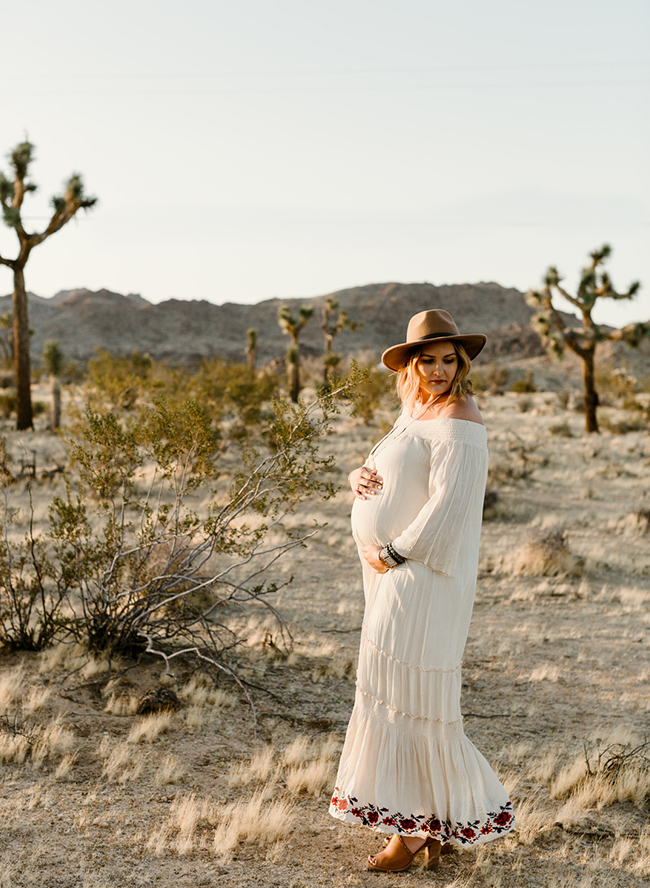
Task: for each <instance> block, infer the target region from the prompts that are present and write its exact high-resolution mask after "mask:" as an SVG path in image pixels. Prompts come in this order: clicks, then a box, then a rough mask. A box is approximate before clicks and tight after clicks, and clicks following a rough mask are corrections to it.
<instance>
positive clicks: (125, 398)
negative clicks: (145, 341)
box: [88, 348, 155, 410]
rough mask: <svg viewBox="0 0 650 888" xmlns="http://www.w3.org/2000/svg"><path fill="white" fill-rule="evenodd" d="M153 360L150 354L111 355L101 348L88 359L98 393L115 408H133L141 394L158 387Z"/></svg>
mask: <svg viewBox="0 0 650 888" xmlns="http://www.w3.org/2000/svg"><path fill="white" fill-rule="evenodd" d="M152 368H153V361H152V359H151V358H150V357H149V355H142V354H140V352H138V351H134V352H133V353H132V354H131V355H129V356H126V355H111V354H109V353H108V352H107V351H105V350H104V349H102V348H99V349H97V356H96V357H95V358H91V359H90V361H88V377H89V380H90V383H91V386H92V387H93V388H94V389H95V392H96V393H97V395H98V396H101V398H102V400H104V401H105V402H107V403H108V405H109V406H110V407H112V408H113V409H116V408H118V407H119V408H122V409H123V410H130V409H132V408H133V407H134V406H135V404H136V401H137V400H138V396H139V395H140V394H141V393H142V391H145V390H147V389H151V388H152V387H154V388H155V381H154V379H153V377H152Z"/></svg>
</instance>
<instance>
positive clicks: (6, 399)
mask: <svg viewBox="0 0 650 888" xmlns="http://www.w3.org/2000/svg"><path fill="white" fill-rule="evenodd" d="M15 411H16V391H15V389H14V390H13V391H8V392H0V416H2V418H3V419H9V417H10V416H11V414H12V413H15Z"/></svg>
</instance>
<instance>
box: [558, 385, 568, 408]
mask: <svg viewBox="0 0 650 888" xmlns="http://www.w3.org/2000/svg"><path fill="white" fill-rule="evenodd" d="M555 400H556V401H557V405H558V407H559V408H560V410H567V409H568V407H569V404H570V402H571V392H570V391H569V389H565V388H563V389H560V390H559V391H558V392H555Z"/></svg>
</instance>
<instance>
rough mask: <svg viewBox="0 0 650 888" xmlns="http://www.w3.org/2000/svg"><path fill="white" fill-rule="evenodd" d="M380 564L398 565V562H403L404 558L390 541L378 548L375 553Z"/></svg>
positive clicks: (387, 565)
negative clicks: (377, 551)
mask: <svg viewBox="0 0 650 888" xmlns="http://www.w3.org/2000/svg"><path fill="white" fill-rule="evenodd" d="M377 557H378V558H379V560H380V561H381V562H382V564H385V565H386V567H391V568H392V567H398V566H399V565H400V564H404V562H405V561H406V558H404V556H403V555H400V554H399V552H397V551H396V550H395V549H393V546H392V544H391V543H387V544H386V545H385V546H384V547H383V548H382V549H380V550H379V553H378V555H377Z"/></svg>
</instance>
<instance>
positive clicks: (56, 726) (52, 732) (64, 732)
mask: <svg viewBox="0 0 650 888" xmlns="http://www.w3.org/2000/svg"><path fill="white" fill-rule="evenodd" d="M75 742H76V738H75V735H74V733H73V732H72V731H70V730H69V729H68V728H66V727H65V725H63V724H61V722H60V721H59V720H58V719H54V721H51V722H50V723H49V725H46V726H45V728H42V729H41V730H40V731H39V732H38V733H37V734H36V739H35V741H34V744H33V746H32V749H31V759H32V762H34V764H37V765H39V764H42V763H43V762H44V761H46V760H47V759H53V758H58V757H59V756H64V755H66V754H67V753H70V752H71V751H72V749H73V747H74V745H75Z"/></svg>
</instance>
